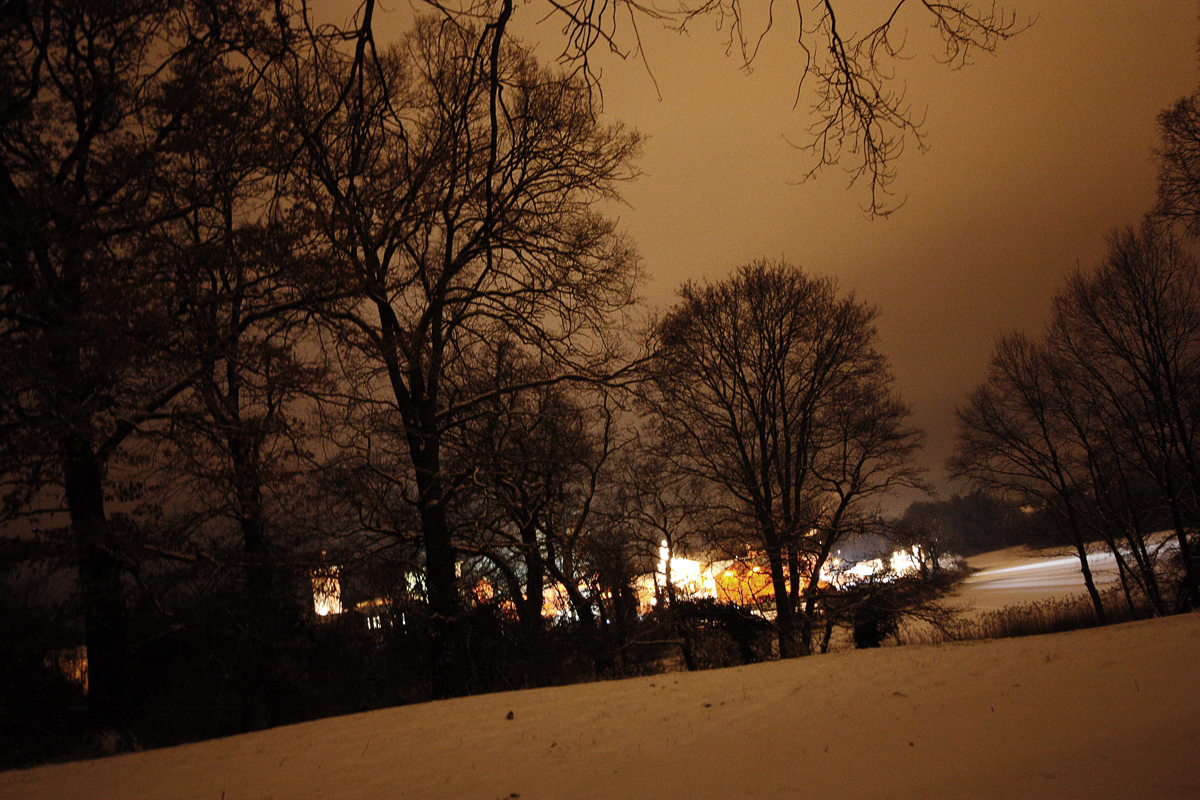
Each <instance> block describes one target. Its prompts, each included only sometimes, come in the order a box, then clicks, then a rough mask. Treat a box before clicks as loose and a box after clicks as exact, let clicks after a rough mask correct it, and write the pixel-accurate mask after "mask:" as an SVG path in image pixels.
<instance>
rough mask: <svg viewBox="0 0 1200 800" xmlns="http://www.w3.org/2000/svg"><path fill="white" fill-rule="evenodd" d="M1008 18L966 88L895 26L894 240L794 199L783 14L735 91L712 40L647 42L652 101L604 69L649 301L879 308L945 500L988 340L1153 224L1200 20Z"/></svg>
mask: <svg viewBox="0 0 1200 800" xmlns="http://www.w3.org/2000/svg"><path fill="white" fill-rule="evenodd" d="M417 5H418V6H419V4H417ZM785 5H786V4H785ZM842 5H843V6H844V7H845V8H846V9H848V10H849V11H854V10H856V9H858V8H860V7H863V4H862V3H861V2H853V1H852V0H843V4H842ZM875 5H879V4H874V3H873V4H872V6H875ZM397 6H399V7H398V8H397ZM347 7H348V8H351V9H352V8H353V4H351V3H347ZM881 7H882V6H881ZM1011 7H1012V9H1013V10H1015V11H1017V13H1018V14H1019V15H1020V16H1021V17H1022V18H1023V19H1029V18H1032V17H1036V21H1035V23H1034V24H1033V26H1032V27H1031V28H1029V29H1028V30H1026V31H1025V32H1024V33H1022V34H1021V35H1020V36H1018V37H1017V38H1015V39H1013V40H1011V41H1009V42H1006V43H1004V44H1002V45H1001V47H1000V49H999V51H998V52H997V53H996V55H994V56H992V55H988V54H979V55H978V56H977V57H976V58H975V59H974V63H973V64H972V65H971V66H969V67H967V68H966V69H964V70H961V71H951V70H949V69H947V68H946V67H944V66H942V65H940V64H938V63H937V62H936V61H935V59H934V57H933V56H934V53H935V51H936V46H937V41H936V39H935V38H934V37H933V35H932V34H931V32H930V31H929V30H928V28H927V26H926V23H925V21H924V19H923V18H922V17H921V15H920V14H919V13H917V12H918V9H917V8H915V7H914V8H912V9H911V10H910V11H906V12H905V13H906V15H907V16H906V17H904V18H903V19H904V20H906V21H907V25H908V27H909V28H910V34H909V37H908V46H907V48H906V52H907V53H908V54H909V55H910V56H911V57H912V58H911V60H908V61H904V62H901V63H899V65H898V71H899V72H898V74H899V76H900V77H901V78H903V79H904V81H905V84H906V88H907V97H908V99H909V100H910V101H911V102H912V104H913V106H914V108H915V109H917V110H918V112H919V113H918V116H921V113H923V114H924V117H925V128H926V130H927V133H928V138H927V144H928V146H929V149H928V151H926V152H921V151H919V150H918V148H917V147H916V143H915V142H910V143H909V147H908V149H907V151H906V153H905V154H904V156H903V157H902V159H901V161H900V162H899V164H898V172H899V177H898V180H897V182H896V183H895V185H894V187H893V188H894V190H895V192H896V196H897V199H903V200H904V204H903V206H902V207H901V208H900V209H899V210H898V211H896V212H895V213H894V214H893V215H892V216H891V217H889V218H887V219H879V218H876V219H868V218H867V217H866V216H865V215H864V213H863V211H862V208H863V207H864V205H865V204H866V203H867V202H868V195H867V194H866V189H865V187H853V188H847V183H848V176H847V175H846V174H845V173H844V172H842V171H840V170H839V169H838V168H832V169H828V170H826V172H824V173H823V174H822V175H821V177H820V178H819V179H817V180H816V181H815V182H807V183H797V179H798V178H800V177H801V176H802V175H803V174H804V173H805V172H806V171H807V168H808V167H809V166H810V165H811V161H810V160H809V159H810V156H808V155H807V154H806V153H804V152H801V151H798V150H796V149H795V148H793V147H792V146H791V145H790V144H789V142H788V140H789V139H790V140H792V141H802V140H803V138H804V130H805V129H806V128H807V126H808V125H809V124H810V122H811V118H810V117H809V115H808V109H809V107H810V105H811V102H812V95H811V94H808V93H807V92H806V91H802V92H801V93H800V95H799V103H798V104H796V103H795V101H796V98H797V93H796V80H797V77H798V72H797V70H798V68H799V62H798V60H797V59H798V58H799V51H798V50H796V48H795V47H794V44H793V42H794V41H795V38H796V33H797V23H796V21H795V18H794V16H787V15H785V13H784V12H785V11H788V10H790V7H783V8H779V9H777V12H776V13H777V18H776V27H775V28H774V30H773V31H772V33H771V34H770V36H769V37H768V38H767V39H766V41H765V43H764V46H763V48H762V50H761V51H760V54H759V57H758V60H757V61H756V62H755V66H754V70H753V72H752V74H749V75H747V74H746V73H745V72H744V71H743V70H741V69H740V60H739V59H738V58H737V57H736V56H734V57H729V58H727V57H725V55H724V34H722V33H721V32H719V31H716V30H715V26H714V25H713V23H712V22H711V21H701V22H700V24H698V25H697V26H696V27H695V28H694V29H693V30H691V31H690V33H689V34H688V35H687V36H680V35H678V34H675V33H672V32H669V31H664V30H661V29H658V28H655V27H654V26H653V24H650V23H646V24H643V26H642V28H641V33H642V38H643V42H644V45H645V52H646V57H647V59H648V61H649V68H650V71H651V72H650V74H652V75H653V80H652V79H651V77H650V75H649V74H648V73H647V69H646V66H644V65H643V64H642V63H641V62H639V61H636V60H628V61H621V60H619V59H617V58H612V57H609V58H604V59H602V60H600V61H599V65H600V66H601V67H602V69H603V84H602V85H603V90H604V100H605V111H606V114H608V115H609V116H610V117H612V118H613V119H619V120H621V121H623V122H625V123H626V124H628V125H629V126H631V127H635V128H637V129H638V130H640V131H641V132H642V133H643V134H645V135H646V136H647V137H648V141H647V143H646V145H645V154H644V158H643V159H642V161H641V169H642V171H643V173H644V174H643V176H642V177H641V178H640V179H639V180H638V181H636V182H635V183H633V184H631V185H629V186H627V187H626V189H625V199H626V201H627V204H626V205H625V206H623V207H620V208H617V209H615V213H617V214H618V215H619V216H620V218H621V221H622V224H623V225H624V227H625V228H626V229H627V231H628V232H629V233H630V235H631V236H632V237H633V238H634V240H635V241H636V242H637V243H638V246H639V248H640V250H641V252H642V255H643V257H644V259H645V266H646V269H647V271H648V273H649V275H650V278H649V281H648V282H647V283H646V285H645V287H644V290H643V293H644V296H645V298H646V300H647V302H648V303H649V304H651V305H652V306H653V305H658V306H661V305H663V304H666V303H669V302H671V301H672V299H673V297H674V294H675V291H676V289H677V288H678V286H679V285H680V284H681V283H682V282H683V281H685V280H689V279H694V280H719V279H721V278H722V277H724V276H725V275H727V274H728V273H729V272H730V271H731V270H732V269H734V268H736V267H737V266H739V265H741V264H743V263H746V262H748V261H750V260H752V259H755V258H759V257H767V258H772V259H778V258H784V259H787V260H788V261H791V262H793V263H796V264H799V265H801V266H803V267H805V268H806V269H809V270H811V271H813V272H816V273H820V274H826V275H831V276H833V277H835V278H836V279H837V280H838V281H839V284H840V285H841V287H842V288H843V289H845V290H853V291H854V292H855V294H856V296H857V297H858V298H859V299H861V300H863V301H866V302H868V303H871V304H874V305H877V306H878V307H879V308H880V309H881V311H882V318H881V321H880V323H879V327H880V332H881V336H882V343H881V344H882V349H883V351H884V353H886V354H887V356H888V357H889V358H890V360H891V363H892V366H893V369H894V371H895V373H896V375H897V377H898V380H899V387H900V390H901V393H902V394H903V396H904V398H905V399H906V400H907V401H908V402H909V403H910V404H911V405H912V406H913V407H914V409H915V412H916V422H917V424H918V425H919V426H920V427H922V428H923V429H924V430H925V431H926V432H927V433H928V440H927V444H926V449H925V452H924V454H923V455H922V461H923V463H924V464H925V465H926V466H927V467H929V469H930V473H929V478H930V479H931V480H932V481H933V483H934V484H935V485H936V486H937V487H938V488H939V489H940V490H941V491H942V492H943V493H946V492H949V491H953V490H955V489H956V488H957V487H954V486H953V485H951V484H949V483H948V482H947V480H946V478H945V475H944V473H943V471H942V463H943V461H944V460H945V458H946V457H947V456H948V455H949V453H950V452H951V450H952V449H953V445H954V435H955V427H956V423H955V418H954V407H955V405H956V404H959V403H961V402H962V401H963V399H964V398H965V395H966V393H967V392H968V391H969V390H970V389H971V388H972V387H974V386H975V385H976V384H977V383H978V382H979V381H980V380H982V378H983V376H984V372H985V369H986V365H987V359H988V357H989V354H990V351H991V347H992V342H993V341H994V339H995V337H996V336H997V334H999V333H1001V332H1005V331H1011V330H1028V331H1036V330H1037V329H1038V328H1039V327H1040V325H1041V324H1042V320H1043V319H1044V317H1045V315H1046V312H1047V310H1048V307H1049V301H1050V298H1051V296H1052V295H1053V294H1054V292H1055V291H1056V290H1057V289H1058V288H1059V287H1060V286H1061V283H1062V279H1063V276H1065V275H1066V274H1068V273H1069V272H1071V271H1072V270H1073V269H1075V268H1076V267H1077V266H1080V265H1082V266H1085V267H1086V266H1088V265H1091V264H1094V263H1096V262H1097V261H1098V260H1099V259H1100V258H1102V256H1103V253H1104V249H1105V238H1106V236H1107V235H1108V233H1109V232H1110V231H1112V230H1113V229H1114V228H1115V227H1117V226H1121V225H1125V224H1129V223H1135V222H1136V221H1137V220H1138V219H1139V218H1140V217H1141V215H1142V214H1143V213H1145V212H1146V211H1147V210H1149V209H1150V207H1151V205H1152V204H1153V201H1154V182H1155V166H1154V163H1153V160H1152V153H1151V150H1152V148H1153V147H1154V145H1155V144H1156V143H1157V141H1158V135H1157V127H1156V122H1155V118H1156V115H1157V113H1158V112H1159V111H1160V110H1161V109H1162V108H1163V107H1165V106H1166V105H1168V104H1169V103H1171V102H1172V101H1174V100H1175V99H1176V98H1177V97H1180V96H1182V95H1184V94H1186V93H1188V92H1190V91H1191V90H1193V89H1194V88H1196V87H1197V85H1200V71H1198V69H1197V57H1196V42H1197V39H1198V36H1200V21H1198V18H1200V3H1197V2H1196V1H1195V0H1171V1H1170V2H1152V3H1148V2H1144V0H1056V1H1055V2H1046V1H1045V0H1042V1H1041V2H1039V1H1038V0H1016V2H1014V3H1012V4H1011ZM388 8H397V10H396V11H393V12H392V13H391V15H390V17H389V16H383V17H381V19H380V22H379V24H378V25H377V32H378V34H379V35H380V39H381V40H385V39H386V38H387V36H388V34H389V32H391V31H394V30H398V29H399V27H400V22H401V18H402V17H403V16H407V15H408V14H409V13H410V12H409V10H408V8H407V6H404V5H400V3H399V0H393V3H388V2H387V0H384V5H383V9H388ZM541 13H544V9H541V8H540V6H539V4H538V3H536V2H535V3H531V4H529V5H525V6H519V7H518V10H517V16H516V17H515V18H514V22H515V23H516V28H517V31H518V32H520V33H521V35H523V36H524V38H525V41H526V43H527V44H533V43H534V42H535V41H538V40H540V44H538V45H537V52H538V54H539V55H540V56H541V57H542V58H543V59H544V60H551V59H553V57H554V56H555V55H557V51H556V50H555V48H554V47H553V44H552V42H553V34H554V30H555V27H554V26H551V25H549V24H547V25H544V26H542V27H540V28H539V27H535V26H534V25H533V22H534V20H535V18H536V17H537V16H538V15H539V14H541ZM847 23H848V24H851V25H852V24H853V20H852V19H849V18H848V20H847ZM656 84H657V90H656ZM660 95H661V99H660Z"/></svg>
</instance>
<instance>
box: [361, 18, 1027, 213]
mask: <svg viewBox="0 0 1200 800" xmlns="http://www.w3.org/2000/svg"><path fill="white" fill-rule="evenodd" d="M426 2H428V3H429V5H431V6H433V7H435V8H437V9H438V10H439V11H440V12H442V13H443V14H445V15H446V17H447V18H449V19H453V20H455V21H458V22H459V23H460V24H471V25H476V24H478V23H479V22H480V21H481V20H482V21H484V22H485V24H486V29H487V30H493V29H495V30H500V31H503V30H504V29H505V28H506V27H507V26H508V25H509V24H510V23H511V21H512V19H513V17H514V15H516V14H519V13H520V12H521V11H523V10H524V9H523V8H521V7H520V6H519V5H518V4H515V3H513V2H512V0H464V1H463V2H453V1H452V0H450V1H448V0H426ZM372 5H373V0H367V2H366V5H365V8H366V9H367V11H366V13H364V14H363V18H364V19H369V17H370V10H371V8H372ZM535 6H536V11H534V10H531V12H530V13H536V14H537V15H538V16H539V18H542V19H544V21H552V22H553V24H556V25H558V26H559V27H560V29H561V33H562V42H563V45H562V49H561V51H560V53H559V62H560V63H562V64H564V65H566V66H567V68H568V69H569V70H571V71H572V72H573V74H576V75H579V76H581V77H582V78H584V79H585V80H586V81H587V82H588V84H589V85H591V86H595V87H597V88H601V85H602V81H601V80H600V75H599V70H598V69H596V68H595V67H594V64H593V59H594V56H595V53H596V52H597V50H598V49H599V50H603V51H605V52H609V53H616V54H618V55H619V56H621V57H623V58H630V59H647V54H646V53H644V52H643V50H642V39H641V33H640V27H639V26H640V25H642V24H646V23H649V24H654V25H663V26H666V27H667V28H669V29H672V30H678V31H680V32H683V31H686V30H688V29H689V28H690V27H693V26H695V25H699V24H702V23H704V22H710V23H711V22H715V23H716V24H717V25H718V26H719V27H720V28H721V29H722V30H724V31H726V32H727V38H726V52H727V53H736V54H737V56H738V58H739V59H740V60H741V62H742V65H743V67H744V68H745V69H746V70H747V71H749V70H750V69H751V68H752V66H753V65H754V62H755V58H756V55H757V53H758V49H759V46H760V44H761V43H762V41H763V40H764V39H765V38H766V37H768V36H769V35H771V34H772V32H773V31H774V29H775V28H776V27H780V26H782V25H784V24H789V23H784V22H783V21H782V19H780V18H777V17H782V16H784V15H779V14H778V12H779V10H780V9H779V7H778V6H777V5H776V4H775V3H774V2H771V3H767V4H766V7H765V8H764V9H750V8H747V7H746V6H745V5H744V4H743V3H742V2H741V0H684V2H680V3H678V4H676V5H675V6H674V7H671V8H667V7H663V6H659V5H656V4H653V3H645V2H641V0H602V2H585V0H549V2H546V3H542V4H535ZM788 11H789V14H788V16H792V17H793V18H792V19H791V20H790V21H789V22H790V25H791V26H792V28H793V30H796V31H798V34H797V35H796V36H795V45H794V46H795V48H796V50H797V53H796V59H795V63H796V64H797V65H798V66H797V69H796V76H795V80H796V87H797V91H796V105H801V104H802V103H803V102H804V98H805V97H810V98H811V115H812V117H813V118H814V119H813V122H812V123H811V124H810V125H809V126H808V128H807V130H805V131H804V132H803V135H802V136H800V137H797V145H796V146H797V147H798V148H800V149H801V150H803V151H806V152H807V153H809V154H810V156H811V157H812V165H811V166H809V167H808V168H807V169H806V170H805V177H806V178H812V177H814V176H816V175H817V174H818V173H819V172H821V171H822V170H823V169H824V168H826V167H829V166H834V165H839V164H844V165H845V169H846V171H847V172H848V173H849V175H850V182H851V185H853V184H854V183H856V182H858V181H860V180H861V181H863V182H865V183H866V184H867V185H868V190H869V197H870V199H869V201H868V202H867V203H866V204H865V206H864V210H865V211H867V212H868V213H869V214H871V215H882V216H886V215H888V214H890V213H891V212H892V211H894V210H895V209H896V208H898V207H899V205H900V204H901V202H902V201H899V202H898V201H897V200H896V198H895V197H894V196H893V192H892V184H893V183H894V181H895V178H896V161H897V160H898V159H899V158H900V156H901V154H902V153H903V152H904V148H905V146H906V144H907V142H909V141H915V142H916V144H917V146H918V147H919V148H921V149H924V148H925V146H926V145H925V133H924V119H923V114H922V112H921V111H920V110H919V107H918V109H917V110H915V109H914V106H913V104H912V102H911V100H910V99H909V97H908V95H907V91H906V83H905V81H904V80H903V78H902V77H901V75H900V74H899V70H898V65H899V63H900V62H902V61H904V60H905V59H907V58H909V57H910V55H909V53H908V51H907V50H906V49H905V44H906V41H907V38H908V28H909V25H910V24H917V23H918V21H919V22H920V23H921V24H925V25H928V26H929V27H931V28H932V29H933V30H934V31H936V34H937V36H938V37H939V39H940V40H941V45H940V48H938V50H939V52H935V56H936V57H938V58H939V60H940V61H942V62H943V63H945V64H946V65H947V66H949V67H950V68H952V69H961V68H963V67H965V66H967V65H969V64H971V63H972V62H973V60H974V59H975V58H976V57H977V56H978V55H979V54H980V53H993V52H995V51H996V50H997V48H998V47H999V45H1000V44H1001V43H1002V42H1004V41H1006V40H1007V39H1010V38H1012V37H1013V36H1015V35H1017V34H1018V33H1020V32H1021V31H1022V30H1024V29H1025V28H1026V27H1027V26H1028V24H1027V23H1026V22H1024V21H1022V20H1020V19H1019V18H1018V15H1017V14H1016V13H1015V12H1011V11H1008V10H1006V9H1004V8H1003V7H1002V6H998V5H996V4H994V3H993V4H987V3H984V4H976V3H973V2H969V1H968V0H952V1H951V2H937V3H934V2H923V1H922V2H916V1H913V2H910V0H895V2H892V3H889V4H886V5H885V6H884V7H883V8H881V9H880V10H879V11H878V12H875V11H872V12H871V13H870V14H869V15H863V14H856V13H855V12H856V9H854V8H853V7H852V4H849V3H841V2H837V1H836V0H821V2H817V3H815V4H813V5H812V6H811V7H808V6H801V5H799V4H797V5H796V6H794V7H793V8H790V9H789V10H788ZM876 13H877V15H876ZM364 28H369V26H364ZM493 80H495V78H493Z"/></svg>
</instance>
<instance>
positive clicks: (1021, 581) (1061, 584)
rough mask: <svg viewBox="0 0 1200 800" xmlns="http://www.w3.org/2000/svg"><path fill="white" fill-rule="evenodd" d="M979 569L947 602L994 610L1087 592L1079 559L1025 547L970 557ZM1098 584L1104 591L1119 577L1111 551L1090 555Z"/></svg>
mask: <svg viewBox="0 0 1200 800" xmlns="http://www.w3.org/2000/svg"><path fill="white" fill-rule="evenodd" d="M967 563H968V564H969V565H970V566H971V567H973V568H975V569H976V570H978V571H977V572H975V573H974V574H972V575H971V576H970V577H968V578H967V579H966V580H965V581H963V584H962V588H961V589H960V590H959V591H958V592H957V593H956V594H954V595H952V596H951V597H950V599H949V601H948V602H950V603H951V604H954V605H958V606H961V607H965V608H968V609H971V610H974V611H992V610H995V609H998V608H1003V607H1004V606H1009V605H1016V604H1018V603H1036V602H1041V601H1044V600H1052V599H1054V598H1062V597H1067V596H1070V595H1073V594H1080V595H1083V594H1086V593H1087V588H1086V587H1085V585H1084V582H1083V572H1082V571H1081V570H1080V568H1079V558H1078V557H1076V556H1074V555H1052V556H1046V555H1043V554H1042V553H1040V552H1039V551H1032V550H1029V549H1028V548H1025V547H1013V548H1009V549H1007V550H999V551H996V552H994V553H985V554H983V555H979V556H974V557H973V558H969V559H967ZM1088 567H1089V569H1090V570H1091V572H1092V580H1093V581H1095V583H1096V587H1097V588H1098V589H1099V590H1100V591H1102V592H1103V591H1104V590H1105V589H1108V588H1109V587H1112V586H1114V585H1116V583H1117V581H1118V580H1119V577H1118V574H1117V561H1116V559H1115V558H1113V556H1112V554H1111V553H1092V554H1090V555H1088Z"/></svg>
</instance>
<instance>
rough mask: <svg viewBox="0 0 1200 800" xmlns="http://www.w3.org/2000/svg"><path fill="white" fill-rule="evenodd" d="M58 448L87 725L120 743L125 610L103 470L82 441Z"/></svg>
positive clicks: (123, 740)
mask: <svg viewBox="0 0 1200 800" xmlns="http://www.w3.org/2000/svg"><path fill="white" fill-rule="evenodd" d="M64 450H65V456H66V457H65V462H64V464H63V477H64V490H65V492H66V498H67V508H68V510H69V512H70V518H71V529H72V533H73V536H74V540H75V548H76V558H77V559H78V568H79V584H80V591H81V594H82V600H83V605H84V631H85V639H86V644H87V659H88V660H87V663H88V716H87V726H88V731H89V734H90V735H92V736H95V737H103V738H104V739H105V740H107V742H108V744H109V746H116V747H118V748H120V749H126V748H128V746H129V745H130V744H131V743H132V740H131V737H130V734H129V731H128V729H127V724H128V723H127V720H126V709H127V705H128V682H127V676H128V674H129V642H128V638H129V611H128V608H127V605H126V598H125V590H124V586H123V585H122V580H121V577H122V576H121V572H122V569H121V561H120V557H119V555H118V548H117V546H116V545H117V542H116V541H115V537H114V534H113V531H112V528H111V526H110V525H109V522H108V519H107V517H106V516H105V512H104V470H103V466H102V465H101V464H100V462H99V460H98V459H97V457H96V455H95V453H94V452H93V450H92V448H91V446H90V445H89V444H88V443H86V442H83V441H79V440H75V441H70V442H68V443H67V444H66V446H65V448H64ZM114 737H115V738H114Z"/></svg>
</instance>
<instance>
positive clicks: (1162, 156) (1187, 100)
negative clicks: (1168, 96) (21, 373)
mask: <svg viewBox="0 0 1200 800" xmlns="http://www.w3.org/2000/svg"><path fill="white" fill-rule="evenodd" d="M1158 127H1159V130H1160V131H1161V133H1162V144H1161V145H1160V146H1159V147H1158V149H1157V150H1156V152H1155V155H1156V156H1157V157H1158V206H1157V208H1156V209H1155V213H1156V214H1158V215H1159V216H1160V217H1161V218H1163V219H1165V220H1168V221H1178V222H1182V223H1183V224H1184V225H1185V226H1186V227H1187V229H1188V231H1189V232H1190V233H1192V234H1198V233H1200V93H1193V94H1190V95H1188V96H1187V97H1181V98H1180V99H1179V100H1177V101H1176V102H1175V104H1174V105H1173V106H1171V107H1170V108H1167V109H1164V110H1163V111H1162V113H1160V114H1159V115H1158Z"/></svg>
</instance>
